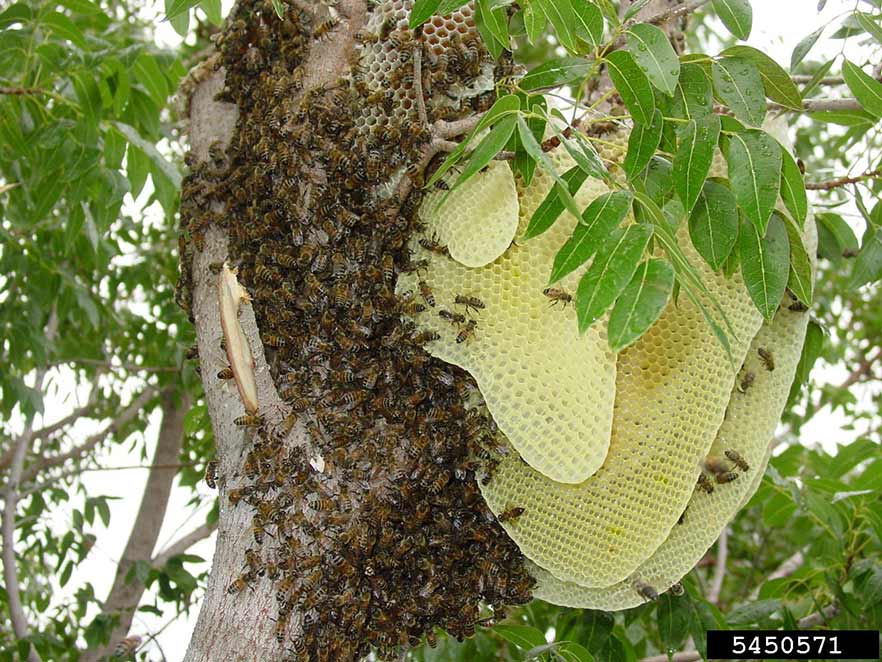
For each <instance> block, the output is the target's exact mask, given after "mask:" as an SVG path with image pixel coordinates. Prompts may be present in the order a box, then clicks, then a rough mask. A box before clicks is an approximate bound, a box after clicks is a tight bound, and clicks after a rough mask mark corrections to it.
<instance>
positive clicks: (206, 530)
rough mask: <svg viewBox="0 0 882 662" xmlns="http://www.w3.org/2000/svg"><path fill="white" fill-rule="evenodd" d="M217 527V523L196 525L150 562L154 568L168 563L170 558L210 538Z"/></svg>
mask: <svg viewBox="0 0 882 662" xmlns="http://www.w3.org/2000/svg"><path fill="white" fill-rule="evenodd" d="M215 529H217V524H216V523H212V524H207V523H206V524H202V525H201V526H198V527H196V528H195V529H193V530H192V531H190V533H188V534H187V535H185V536H182V537H181V538H180V539H179V540H178V541H177V542H175V543H174V544H172V545H170V546H169V547H168V548H167V549H166V550H165V551H163V552H160V553H159V554H157V555H156V556H155V557H153V560H151V561H150V564H151V565H152V566H153V567H154V568H161V567H163V566H164V565H165V564H166V563H168V562H169V559H171V558H173V557H175V556H177V555H178V554H183V553H184V552H186V551H187V550H188V549H190V548H191V547H192V546H193V545H195V544H196V543H197V542H199V541H200V540H204V539H205V538H208V537H209V536H210V535H211V534H212V533H214V531H215Z"/></svg>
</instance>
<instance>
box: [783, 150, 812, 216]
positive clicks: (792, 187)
mask: <svg viewBox="0 0 882 662" xmlns="http://www.w3.org/2000/svg"><path fill="white" fill-rule="evenodd" d="M781 199H782V200H784V206H785V207H787V211H789V212H790V213H791V214H792V215H793V218H794V219H796V221H797V223H799V227H800V228H802V227H803V226H804V225H805V217H806V215H807V214H808V196H807V195H806V192H805V181H804V180H803V178H802V173H801V172H800V171H799V166H798V165H796V161H794V160H793V156H792V155H791V154H790V151H789V150H787V149H785V148H784V147H783V146H782V147H781Z"/></svg>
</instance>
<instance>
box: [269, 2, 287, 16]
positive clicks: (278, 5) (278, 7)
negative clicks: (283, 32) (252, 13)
mask: <svg viewBox="0 0 882 662" xmlns="http://www.w3.org/2000/svg"><path fill="white" fill-rule="evenodd" d="M272 4H273V11H275V12H276V16H278V17H279V18H285V10H286V6H285V3H284V1H283V0H272Z"/></svg>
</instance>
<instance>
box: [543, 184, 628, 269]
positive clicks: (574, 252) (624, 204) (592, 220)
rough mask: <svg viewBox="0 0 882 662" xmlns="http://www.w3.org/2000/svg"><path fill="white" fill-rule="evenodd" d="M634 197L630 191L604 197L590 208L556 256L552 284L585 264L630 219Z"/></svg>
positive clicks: (611, 193)
mask: <svg viewBox="0 0 882 662" xmlns="http://www.w3.org/2000/svg"><path fill="white" fill-rule="evenodd" d="M632 200H633V196H632V195H631V193H630V192H628V191H613V192H610V193H604V194H603V195H601V196H600V197H598V198H597V199H595V200H594V201H592V202H591V204H590V205H588V207H587V209H585V212H584V213H583V214H582V220H581V221H580V222H579V223H577V224H576V227H575V228H574V229H573V234H572V236H571V237H570V238H569V239H568V240H567V242H566V243H565V244H564V245H563V246H561V248H560V250H559V251H558V252H557V255H555V256H554V264H553V266H552V267H551V277H550V278H549V280H548V284H549V285H551V284H553V283H556V282H557V281H559V280H560V279H561V278H563V277H564V276H566V275H567V274H570V273H572V272H573V271H575V270H576V269H578V268H579V267H580V266H582V265H583V264H585V262H587V261H588V260H589V259H591V256H593V255H594V253H596V252H597V249H598V248H600V246H601V245H602V244H603V243H604V242H605V241H606V240H607V238H608V237H609V235H610V233H611V232H612V231H613V230H615V229H616V228H617V227H618V225H619V223H621V222H622V220H623V219H624V218H625V216H627V214H628V210H629V209H630V208H631V201H632Z"/></svg>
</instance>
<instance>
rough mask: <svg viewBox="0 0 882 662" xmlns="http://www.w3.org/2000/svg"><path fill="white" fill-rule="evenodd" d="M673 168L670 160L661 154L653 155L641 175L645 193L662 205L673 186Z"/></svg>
mask: <svg viewBox="0 0 882 662" xmlns="http://www.w3.org/2000/svg"><path fill="white" fill-rule="evenodd" d="M672 171H673V168H672V166H671V163H670V161H668V160H666V159H664V158H662V157H661V156H653V157H652V158H651V159H650V160H649V165H648V166H646V170H645V171H644V173H645V174H644V177H643V181H642V183H643V186H644V187H645V188H646V193H647V195H649V196H650V197H651V198H652V199H653V200H654V201H655V202H656V203H657V204H658V205H663V204H664V201H665V198H666V197H667V195H668V193H670V192H671V190H672V189H673V188H674V178H673V176H672V174H671V173H672Z"/></svg>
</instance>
